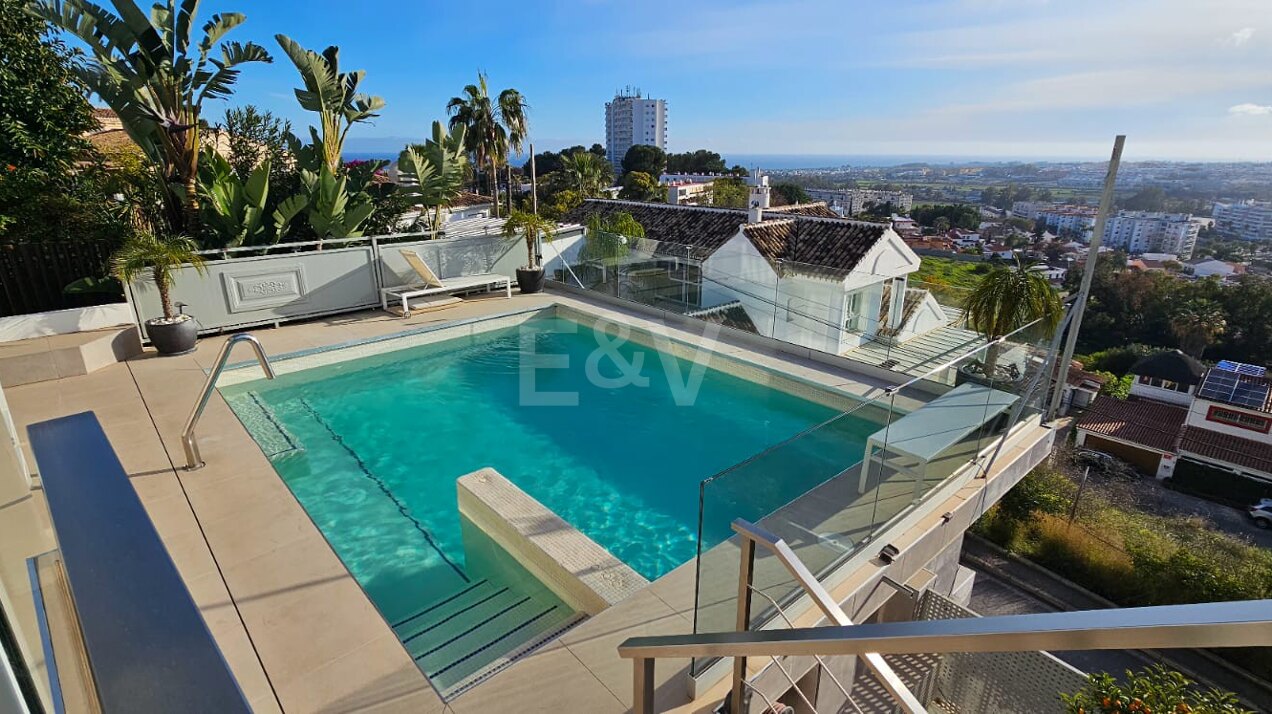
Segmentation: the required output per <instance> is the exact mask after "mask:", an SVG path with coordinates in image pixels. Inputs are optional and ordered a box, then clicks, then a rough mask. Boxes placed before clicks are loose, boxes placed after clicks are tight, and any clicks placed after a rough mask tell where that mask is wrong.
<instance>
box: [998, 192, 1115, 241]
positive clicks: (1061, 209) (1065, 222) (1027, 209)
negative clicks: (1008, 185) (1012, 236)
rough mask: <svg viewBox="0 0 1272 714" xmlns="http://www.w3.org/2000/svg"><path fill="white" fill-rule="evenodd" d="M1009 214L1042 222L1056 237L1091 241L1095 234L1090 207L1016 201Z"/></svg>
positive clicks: (1092, 209)
mask: <svg viewBox="0 0 1272 714" xmlns="http://www.w3.org/2000/svg"><path fill="white" fill-rule="evenodd" d="M1011 214H1012V215H1013V216H1019V217H1021V218H1028V219H1029V220H1031V221H1037V220H1042V221H1043V222H1045V223H1046V226H1047V229H1048V230H1051V231H1055V232H1056V233H1057V234H1058V235H1062V236H1066V237H1070V238H1079V239H1081V240H1084V241H1090V240H1091V234H1092V233H1094V232H1095V209H1094V208H1091V207H1090V206H1074V205H1069V204H1061V203H1050V202H1043V201H1016V202H1015V203H1013V204H1012V206H1011Z"/></svg>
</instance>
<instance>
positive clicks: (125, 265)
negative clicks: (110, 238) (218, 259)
mask: <svg viewBox="0 0 1272 714" xmlns="http://www.w3.org/2000/svg"><path fill="white" fill-rule="evenodd" d="M198 251H199V245H198V244H197V243H195V242H194V240H193V239H192V238H189V237H187V236H170V237H163V238H160V237H159V236H156V235H155V234H153V233H145V232H138V233H134V234H133V235H132V236H131V237H129V238H128V240H127V241H125V242H124V245H123V246H122V247H120V249H119V250H118V251H117V252H116V253H115V254H114V255H113V256H111V259H110V262H111V270H112V272H114V273H115V277H117V278H119V280H120V282H122V283H124V284H125V285H127V284H129V283H131V282H132V281H133V280H135V279H137V278H138V277H140V276H141V275H142V274H143V273H145V272H147V271H149V272H150V276H151V279H153V280H154V281H155V287H156V288H158V290H159V302H160V303H162V304H163V317H164V319H165V320H173V319H175V318H176V317H177V311H176V310H175V309H173V307H172V296H171V295H170V292H171V290H172V271H174V270H176V269H177V268H180V267H181V266H182V265H186V264H189V265H191V266H193V267H194V269H195V270H196V271H198V272H199V274H200V275H202V274H204V273H205V272H206V271H207V268H206V267H205V266H204V264H203V256H201V255H199V252H198Z"/></svg>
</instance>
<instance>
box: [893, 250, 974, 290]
mask: <svg viewBox="0 0 1272 714" xmlns="http://www.w3.org/2000/svg"><path fill="white" fill-rule="evenodd" d="M987 272H989V264H988V263H974V262H968V261H962V260H950V259H949V258H933V257H931V256H926V255H925V256H923V264H922V265H921V266H920V267H919V270H918V272H916V273H914V274H913V275H912V276H910V279H911V280H920V281H923V282H925V283H933V284H936V285H949V286H952V287H956V288H969V289H970V288H974V287H976V283H977V282H979V281H980V278H981V276H982V275H984V274H985V273H987Z"/></svg>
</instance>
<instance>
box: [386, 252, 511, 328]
mask: <svg viewBox="0 0 1272 714" xmlns="http://www.w3.org/2000/svg"><path fill="white" fill-rule="evenodd" d="M398 252H400V253H401V254H402V257H403V258H406V262H407V263H408V264H410V266H411V269H412V270H414V271H415V274H416V275H417V276H419V282H415V283H412V284H410V285H399V286H397V287H393V288H382V289H381V290H380V305H381V306H382V307H383V308H384V309H385V311H388V309H389V298H390V297H391V298H393V299H394V300H400V301H401V302H402V317H410V316H411V306H410V300H411V298H417V297H424V296H427V295H454V294H456V293H470V292H476V291H479V290H480V291H487V292H488V291H490V290H493V289H496V288H502V289H503V291H504V294H505V295H506V296H507V297H509V298H511V297H512V280H510V279H509V278H508V276H506V275H498V274H495V273H482V274H481V275H464V276H461V277H458V278H446V279H445V280H443V279H441V278H439V277H437V273H434V272H433V269H432V268H430V267H428V263H425V262H424V259H423V258H421V257H420V254H419V253H417V252H415V251H413V250H407V249H405V248H403V249H399V251H398Z"/></svg>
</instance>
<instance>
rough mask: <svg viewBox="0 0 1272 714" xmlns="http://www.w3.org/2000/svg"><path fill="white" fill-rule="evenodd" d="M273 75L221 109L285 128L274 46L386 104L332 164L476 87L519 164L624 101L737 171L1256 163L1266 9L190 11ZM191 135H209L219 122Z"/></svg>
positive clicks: (325, 0)
mask: <svg viewBox="0 0 1272 714" xmlns="http://www.w3.org/2000/svg"><path fill="white" fill-rule="evenodd" d="M224 10H238V11H241V12H244V13H246V15H247V22H246V24H245V25H243V26H242V27H240V28H239V29H237V30H235V31H234V33H232V34H231V35H230V38H231V39H237V40H246V39H253V40H256V41H258V42H261V43H263V44H265V45H266V46H267V47H268V48H269V49H270V50H271V52H272V53H273V54H275V55H276V61H275V64H273V65H272V66H251V67H248V68H247V69H246V70H245V71H244V73H243V76H242V79H241V81H240V84H239V90H238V93H237V94H236V96H235V97H234V98H233V99H232V100H231V101H232V102H234V103H236V104H242V103H249V102H250V103H255V104H257V105H259V106H261V107H263V108H267V109H270V110H272V111H274V112H275V113H277V114H280V115H284V116H286V117H288V118H290V119H292V120H293V121H294V122H295V123H296V124H297V125H298V128H303V126H305V125H306V124H308V123H309V121H310V118H309V117H308V116H306V115H305V113H304V112H302V111H300V110H299V108H298V107H297V106H296V104H295V101H294V99H293V98H292V94H291V91H292V88H293V87H294V86H296V84H297V79H296V76H295V70H294V69H293V68H292V66H291V64H290V62H288V61H287V60H286V58H285V57H284V56H283V55H282V54H281V52H279V51H278V47H277V45H276V44H275V43H274V41H273V39H272V37H273V34H274V33H276V32H282V33H285V34H288V35H291V36H292V37H293V38H295V39H297V40H298V41H300V42H301V43H302V44H304V45H306V46H308V47H312V48H316V49H321V47H324V46H326V45H328V44H337V45H339V46H340V47H341V59H342V61H343V63H344V64H345V66H346V67H348V68H362V69H366V70H367V79H366V81H365V83H364V87H365V89H366V90H367V91H369V92H371V93H374V94H379V95H381V96H383V97H384V98H385V100H386V101H387V102H388V106H387V107H386V108H385V110H384V112H383V115H382V116H381V117H380V118H379V119H378V120H376V122H375V124H374V125H371V126H365V127H358V128H357V129H355V131H354V133H353V134H352V136H351V139H350V143H349V145H348V148H349V149H351V150H376V149H381V148H384V149H393V150H395V149H397V148H399V147H400V146H401V145H402V143H403V142H405V141H406V140H407V139H408V138H415V139H417V138H419V137H422V136H423V135H424V134H426V133H427V132H428V127H429V124H430V122H431V121H432V120H433V119H441V118H444V111H445V103H446V100H447V99H448V98H449V97H451V96H453V95H454V94H456V93H458V92H459V90H460V89H461V88H462V87H463V85H464V84H466V83H469V82H471V81H472V80H473V79H474V77H475V75H476V72H477V70H478V69H479V68H480V69H483V70H485V71H486V72H488V74H489V75H490V81H491V83H492V86H493V88H494V89H496V90H497V89H502V88H504V87H516V88H517V89H520V90H521V91H522V92H523V93H524V94H525V95H526V97H527V99H528V101H529V102H530V105H531V115H530V124H531V133H532V138H533V139H534V141H535V144H536V148H538V149H540V150H542V149H557V148H560V147H562V146H564V145H568V144H575V143H585V144H590V143H592V142H599V141H603V140H604V129H603V121H602V119H603V111H604V103H605V101H606V100H607V99H608V98H610V97H611V96H613V93H614V90H615V89H616V88H619V87H622V86H625V85H633V86H639V87H641V88H642V89H643V90H644V91H645V92H646V93H648V94H652V95H653V96H656V97H661V98H664V99H666V100H667V101H668V104H669V132H668V133H669V143H670V146H669V148H670V149H671V150H673V151H684V150H689V149H694V148H698V147H708V148H711V149H713V150H716V151H720V152H721V153H725V154H729V153H734V154H736V153H746V154H777V153H782V154H906V155H958V156H984V157H1039V158H1050V157H1056V158H1058V157H1070V156H1072V157H1081V158H1091V157H1102V156H1107V154H1108V147H1109V145H1110V144H1111V140H1112V137H1113V135H1114V134H1116V133H1119V132H1120V133H1126V134H1127V135H1128V142H1127V157H1128V158H1130V159H1146V158H1179V159H1245V160H1261V161H1268V160H1272V0H1053V1H1051V2H1048V1H1047V0H927V1H922V2H913V1H907V0H898V1H896V2H891V3H880V2H863V1H861V0H851V1H849V0H793V1H790V2H783V1H782V0H768V1H767V2H751V1H749V0H732V1H728V0H693V1H692V2H685V1H684V0H679V1H678V2H665V1H663V0H642V1H641V2H617V1H614V2H610V1H607V0H590V1H586V2H518V3H508V2H501V1H494V2H482V3H476V2H468V3H464V2H459V3H456V2H448V3H441V2H419V1H418V0H417V1H416V2H403V1H401V0H399V1H397V2H383V1H381V2H368V1H366V0H363V1H362V2H348V0H344V1H343V2H334V1H331V0H307V1H306V2H297V1H294V0H269V2H255V3H253V2H247V1H246V0H230V1H228V2H222V1H221V0H208V1H207V2H205V3H204V5H203V8H202V10H201V12H202V13H203V15H204V17H206V16H207V15H210V14H211V13H213V12H217V11H224ZM206 111H207V115H208V118H209V119H212V118H215V117H216V116H219V115H220V113H221V111H222V107H221V106H218V105H216V104H214V105H212V106H211V107H209V108H208V109H207V110H206Z"/></svg>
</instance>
